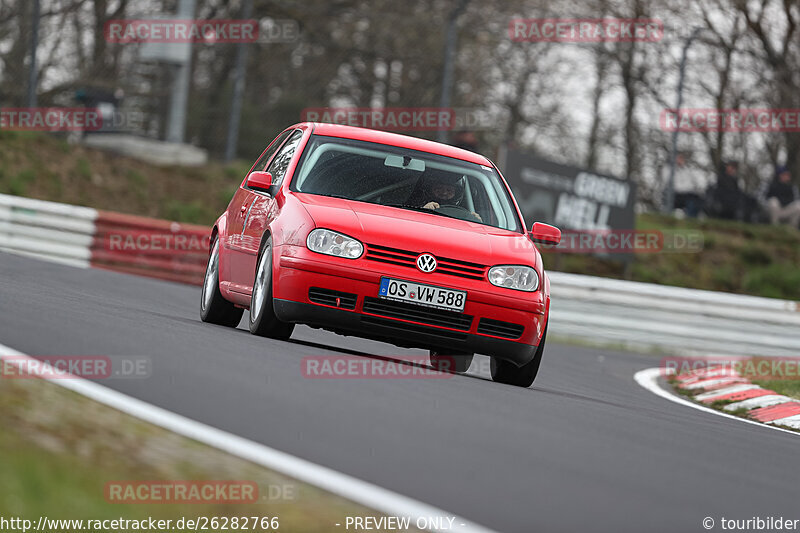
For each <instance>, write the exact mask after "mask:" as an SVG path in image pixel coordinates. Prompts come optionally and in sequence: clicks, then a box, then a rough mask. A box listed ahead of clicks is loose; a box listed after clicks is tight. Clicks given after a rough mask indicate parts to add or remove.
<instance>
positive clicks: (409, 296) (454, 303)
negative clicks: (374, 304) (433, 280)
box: [378, 278, 467, 311]
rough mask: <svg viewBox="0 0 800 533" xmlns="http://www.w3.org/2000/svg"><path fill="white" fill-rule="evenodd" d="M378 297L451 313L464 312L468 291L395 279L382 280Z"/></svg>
mask: <svg viewBox="0 0 800 533" xmlns="http://www.w3.org/2000/svg"><path fill="white" fill-rule="evenodd" d="M378 296H379V297H381V298H385V299H387V300H397V301H400V302H409V303H413V304H417V305H424V306H427V307H436V308H438V309H447V310H449V311H463V310H464V304H465V303H466V301H467V291H456V290H453V289H445V288H444V287H434V286H433V285H425V284H423V283H417V282H415V281H405V280H402V279H393V278H381V287H380V291H379V292H378Z"/></svg>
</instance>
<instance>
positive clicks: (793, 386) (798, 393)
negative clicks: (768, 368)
mask: <svg viewBox="0 0 800 533" xmlns="http://www.w3.org/2000/svg"><path fill="white" fill-rule="evenodd" d="M753 383H755V384H756V385H758V386H760V387H761V388H764V389H768V390H773V391H775V392H777V393H778V394H783V395H784V396H790V397H792V398H797V399H798V400H800V380H797V379H759V380H753Z"/></svg>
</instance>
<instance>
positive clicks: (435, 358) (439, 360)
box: [429, 350, 473, 374]
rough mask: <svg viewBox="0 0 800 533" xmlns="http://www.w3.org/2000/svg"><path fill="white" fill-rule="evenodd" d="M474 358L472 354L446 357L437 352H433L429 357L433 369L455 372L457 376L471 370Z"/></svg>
mask: <svg viewBox="0 0 800 533" xmlns="http://www.w3.org/2000/svg"><path fill="white" fill-rule="evenodd" d="M472 356H473V354H471V353H469V354H457V355H444V354H442V353H441V352H438V351H435V350H431V351H430V355H429V357H430V361H431V366H432V367H433V368H435V369H436V370H440V371H442V372H455V373H456V374H463V373H464V372H466V371H467V370H469V365H471V364H472Z"/></svg>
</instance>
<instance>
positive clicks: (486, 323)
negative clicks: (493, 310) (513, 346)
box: [478, 318, 525, 339]
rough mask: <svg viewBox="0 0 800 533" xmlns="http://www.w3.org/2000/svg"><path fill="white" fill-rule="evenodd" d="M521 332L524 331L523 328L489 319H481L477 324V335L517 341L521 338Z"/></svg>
mask: <svg viewBox="0 0 800 533" xmlns="http://www.w3.org/2000/svg"><path fill="white" fill-rule="evenodd" d="M523 331H525V326H521V325H519V324H512V323H511V322H501V321H500V320H492V319H491V318H481V321H480V322H478V333H482V334H483V335H494V336H495V337H503V338H506V339H518V338H520V337H522V332H523Z"/></svg>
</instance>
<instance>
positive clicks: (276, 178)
mask: <svg viewBox="0 0 800 533" xmlns="http://www.w3.org/2000/svg"><path fill="white" fill-rule="evenodd" d="M302 138H303V132H302V131H300V130H295V131H294V133H292V136H291V137H289V140H288V141H286V144H284V145H283V147H282V148H281V149H280V151H279V152H278V154H277V155H276V156H275V159H273V160H272V163H271V164H270V165H269V168H268V169H267V172H269V173H270V174H272V190H273V191H275V190H278V187H280V186H281V183H283V178H284V177H286V169H288V168H289V163H291V161H292V157H294V154H295V152H296V151H297V145H298V144H300V139H302Z"/></svg>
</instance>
